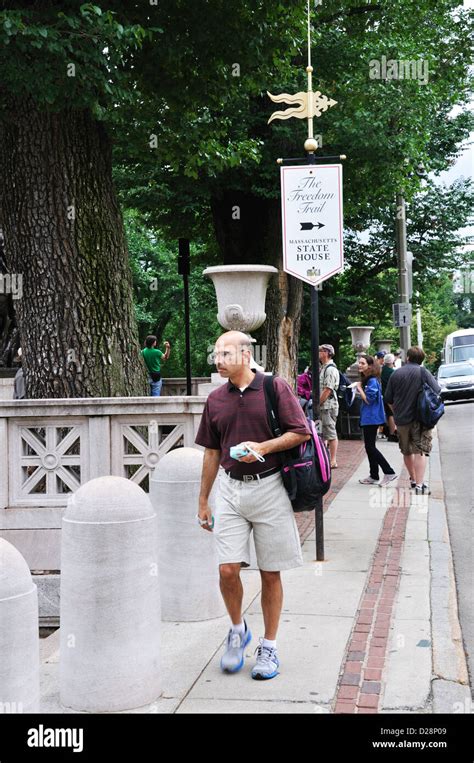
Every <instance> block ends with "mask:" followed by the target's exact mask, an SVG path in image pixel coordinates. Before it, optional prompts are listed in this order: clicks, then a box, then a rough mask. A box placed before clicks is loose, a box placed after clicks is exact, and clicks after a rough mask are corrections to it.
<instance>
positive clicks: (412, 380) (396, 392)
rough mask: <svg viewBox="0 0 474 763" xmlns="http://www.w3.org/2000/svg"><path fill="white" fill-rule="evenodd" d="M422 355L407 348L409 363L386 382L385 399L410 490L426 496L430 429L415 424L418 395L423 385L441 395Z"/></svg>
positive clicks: (417, 350) (431, 434) (418, 423)
mask: <svg viewBox="0 0 474 763" xmlns="http://www.w3.org/2000/svg"><path fill="white" fill-rule="evenodd" d="M424 359H425V353H424V352H423V350H422V349H421V348H420V347H410V349H409V350H408V352H407V360H408V363H407V364H406V365H405V366H402V368H397V369H396V370H395V371H394V373H393V374H392V375H391V377H390V379H389V380H388V384H387V389H386V391H385V395H384V399H385V402H386V403H388V405H389V406H390V408H391V409H392V410H393V414H394V417H395V424H396V425H397V432H398V443H399V446H400V450H401V452H402V453H403V458H404V461H405V466H406V468H407V469H408V473H409V475H410V481H411V486H412V487H415V488H416V491H417V493H419V494H422V493H429V490H428V487H427V485H425V484H424V482H423V479H424V476H425V468H426V456H427V455H428V454H429V453H430V451H431V440H432V436H433V430H432V429H425V428H424V427H423V426H422V424H421V423H420V422H419V421H417V420H416V407H417V401H418V395H419V392H420V390H421V385H422V383H423V382H426V383H427V384H429V386H430V387H431V388H432V389H433V390H434V391H435V392H440V389H441V388H440V386H439V384H438V383H437V381H436V379H435V378H434V377H433V376H432V375H431V374H430V372H429V371H428V370H427V369H426V368H422V366H421V364H422V363H423V361H424Z"/></svg>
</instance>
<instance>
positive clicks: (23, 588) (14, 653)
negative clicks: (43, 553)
mask: <svg viewBox="0 0 474 763" xmlns="http://www.w3.org/2000/svg"><path fill="white" fill-rule="evenodd" d="M37 712H39V625H38V594H37V590H36V586H35V585H34V583H33V580H32V578H31V573H30V570H29V568H28V565H27V563H26V561H25V559H24V558H23V557H22V555H21V554H20V552H19V551H18V550H17V549H16V548H15V547H14V546H12V544H11V543H8V541H6V540H4V539H3V538H0V714H2V713H37Z"/></svg>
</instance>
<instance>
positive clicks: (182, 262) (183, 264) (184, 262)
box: [178, 238, 192, 395]
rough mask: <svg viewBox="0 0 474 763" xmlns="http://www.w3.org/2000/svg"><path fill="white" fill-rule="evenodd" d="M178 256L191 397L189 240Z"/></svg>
mask: <svg viewBox="0 0 474 763" xmlns="http://www.w3.org/2000/svg"><path fill="white" fill-rule="evenodd" d="M178 244H179V254H178V273H179V275H180V276H183V286H184V330H185V334H186V394H187V395H191V392H192V389H191V339H190V331H189V283H188V277H189V273H190V272H191V263H190V248H189V239H188V238H180V239H179V241H178Z"/></svg>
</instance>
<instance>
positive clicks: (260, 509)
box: [214, 469, 303, 572]
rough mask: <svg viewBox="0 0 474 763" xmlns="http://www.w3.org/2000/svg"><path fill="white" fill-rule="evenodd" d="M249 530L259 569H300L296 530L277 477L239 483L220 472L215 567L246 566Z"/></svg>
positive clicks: (299, 550)
mask: <svg viewBox="0 0 474 763" xmlns="http://www.w3.org/2000/svg"><path fill="white" fill-rule="evenodd" d="M252 530H253V536H254V541H255V550H256V552H257V563H258V568H259V569H260V570H264V571H267V572H278V571H279V570H290V569H292V568H293V567H301V565H302V564H303V555H302V553H301V544H300V538H299V534H298V528H297V527H296V522H295V515H294V513H293V508H292V506H291V502H290V499H289V498H288V493H287V492H286V490H285V487H284V485H283V480H282V477H281V474H280V473H279V472H278V473H276V474H271V475H270V476H269V477H264V478H263V479H261V480H255V481H252V482H241V481H240V480H234V479H232V477H229V475H228V474H226V473H225V471H224V470H223V469H220V470H219V477H218V491H217V498H216V508H215V518H214V536H215V539H216V545H217V555H218V559H219V564H237V563H240V564H241V566H242V567H249V566H250V544H249V540H250V532H251V531H252Z"/></svg>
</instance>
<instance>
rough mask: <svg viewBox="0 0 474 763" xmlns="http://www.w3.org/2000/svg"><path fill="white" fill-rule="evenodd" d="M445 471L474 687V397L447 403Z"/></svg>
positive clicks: (441, 430) (442, 430)
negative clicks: (473, 524)
mask: <svg viewBox="0 0 474 763" xmlns="http://www.w3.org/2000/svg"><path fill="white" fill-rule="evenodd" d="M438 435H439V441H440V452H441V471H442V478H443V484H444V491H445V502H446V508H447V514H448V525H449V532H450V536H451V546H452V551H453V560H454V573H455V577H456V585H457V591H458V605H459V617H460V622H461V629H462V633H463V639H464V648H465V651H466V657H467V661H468V669H469V675H470V683H471V689H472V688H473V687H474V616H473V601H474V590H473V589H474V585H473V579H474V575H473V570H474V565H473V534H472V509H473V487H474V485H473V470H474V400H469V401H464V400H463V401H456V402H448V403H446V411H445V414H444V416H443V418H442V419H441V421H440V423H439V424H438Z"/></svg>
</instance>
